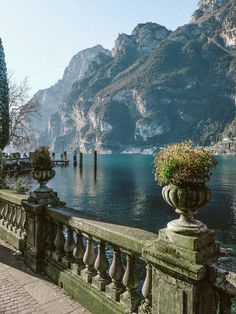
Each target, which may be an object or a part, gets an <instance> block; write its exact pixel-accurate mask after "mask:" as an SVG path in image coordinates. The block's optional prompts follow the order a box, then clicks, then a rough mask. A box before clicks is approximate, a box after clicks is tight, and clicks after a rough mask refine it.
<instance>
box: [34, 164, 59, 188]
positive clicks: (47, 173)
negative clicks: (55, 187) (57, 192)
mask: <svg viewBox="0 0 236 314" xmlns="http://www.w3.org/2000/svg"><path fill="white" fill-rule="evenodd" d="M55 174H56V172H55V170H53V169H44V170H43V169H42V170H41V169H40V170H36V169H34V170H33V178H34V179H35V180H37V181H38V183H39V187H38V188H37V189H36V190H35V191H36V192H51V191H52V189H50V188H49V187H47V183H48V181H49V180H51V179H52V178H54V177H55Z"/></svg>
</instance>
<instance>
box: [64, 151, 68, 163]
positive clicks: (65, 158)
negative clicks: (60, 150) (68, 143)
mask: <svg viewBox="0 0 236 314" xmlns="http://www.w3.org/2000/svg"><path fill="white" fill-rule="evenodd" d="M64 160H65V161H66V160H67V151H64Z"/></svg>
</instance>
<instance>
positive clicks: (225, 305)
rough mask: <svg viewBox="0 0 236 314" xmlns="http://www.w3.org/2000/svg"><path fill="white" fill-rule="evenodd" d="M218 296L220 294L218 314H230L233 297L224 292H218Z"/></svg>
mask: <svg viewBox="0 0 236 314" xmlns="http://www.w3.org/2000/svg"><path fill="white" fill-rule="evenodd" d="M219 294H220V314H231V313H232V309H231V307H232V299H233V296H232V295H230V294H228V293H226V292H224V291H220V293H219Z"/></svg>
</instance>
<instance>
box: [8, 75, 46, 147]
mask: <svg viewBox="0 0 236 314" xmlns="http://www.w3.org/2000/svg"><path fill="white" fill-rule="evenodd" d="M8 86H9V111H10V136H9V143H8V144H10V143H12V144H13V145H14V146H16V147H21V146H23V147H24V146H26V145H30V144H33V143H34V142H35V138H34V134H33V128H32V126H31V120H32V118H33V117H34V116H39V115H40V108H41V106H40V104H39V103H38V102H37V101H32V100H30V99H29V91H30V88H29V85H28V79H27V78H25V79H24V80H23V81H22V82H20V83H17V82H16V81H15V79H14V75H13V73H8Z"/></svg>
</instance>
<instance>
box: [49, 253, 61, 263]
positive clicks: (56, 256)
mask: <svg viewBox="0 0 236 314" xmlns="http://www.w3.org/2000/svg"><path fill="white" fill-rule="evenodd" d="M51 257H52V259H53V260H54V261H56V262H61V260H62V256H61V254H58V253H57V252H52V255H51Z"/></svg>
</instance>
